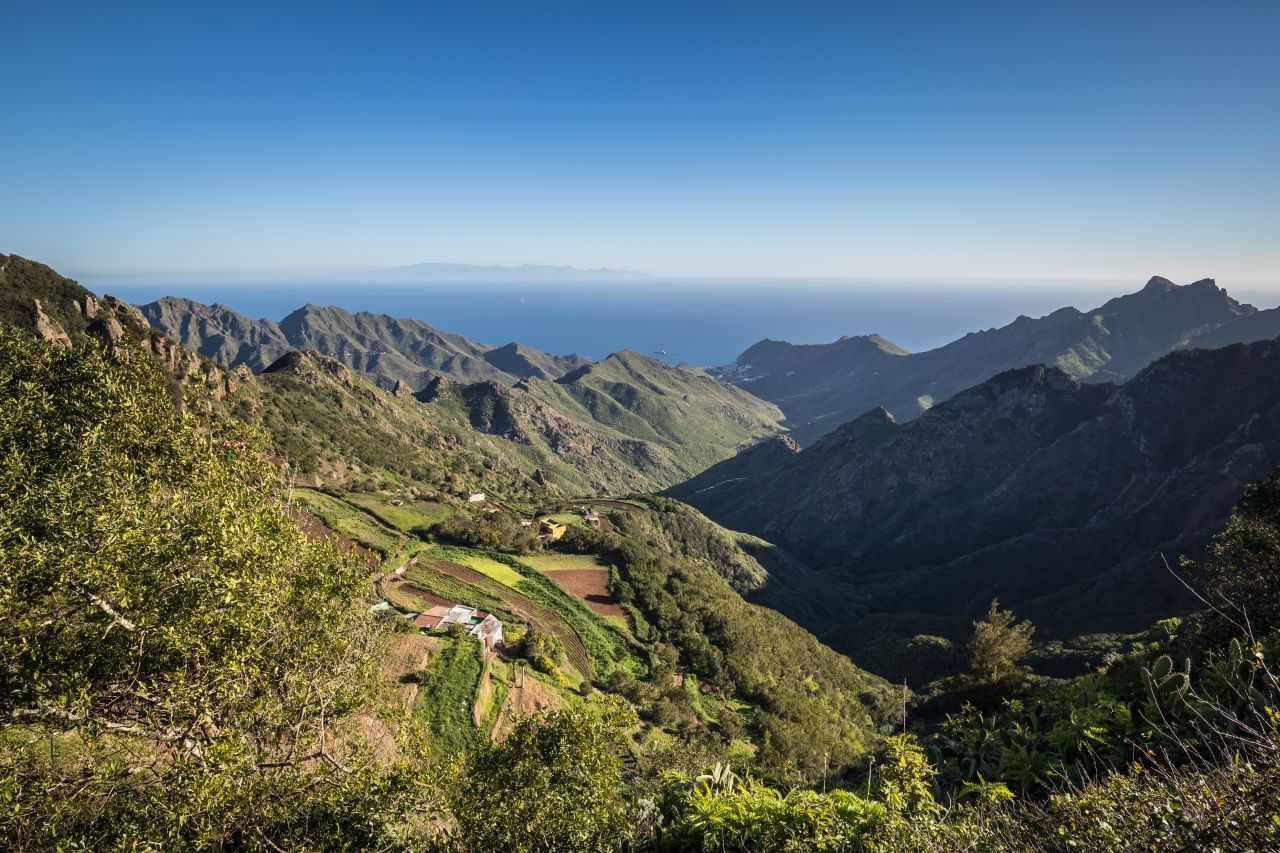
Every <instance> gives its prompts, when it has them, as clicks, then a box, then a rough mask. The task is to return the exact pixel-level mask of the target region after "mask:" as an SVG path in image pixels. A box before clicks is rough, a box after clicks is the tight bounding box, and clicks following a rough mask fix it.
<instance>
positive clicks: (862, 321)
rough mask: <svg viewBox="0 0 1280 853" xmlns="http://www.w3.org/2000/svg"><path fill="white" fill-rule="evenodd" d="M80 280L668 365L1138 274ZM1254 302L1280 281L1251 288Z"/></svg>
mask: <svg viewBox="0 0 1280 853" xmlns="http://www.w3.org/2000/svg"><path fill="white" fill-rule="evenodd" d="M84 284H85V285H86V286H88V287H90V288H92V289H94V290H96V291H97V292H99V293H102V292H106V293H112V294H115V295H116V296H119V297H121V298H123V299H127V300H128V301H130V302H134V303H143V302H149V301H151V300H153V299H157V298H159V297H160V296H165V295H172V296H185V297H189V298H191V299H195V300H197V301H199V302H205V303H213V302H220V303H222V304H223V305H226V306H228V307H230V308H232V309H234V310H236V311H238V312H240V313H241V314H245V315H247V316H249V317H252V318H255V319H257V318H264V317H265V318H268V319H271V320H277V321H278V320H280V319H282V318H283V317H284V316H285V315H287V314H288V313H289V312H291V311H293V310H294V309H296V308H299V307H301V306H302V305H304V304H306V303H312V304H315V305H337V306H340V307H342V308H345V309H347V310H349V311H372V312H377V313H384V314H391V315H394V316H396V317H408V318H413V319H416V320H422V321H424V322H426V323H430V324H431V325H432V326H435V327H436V328H437V329H440V330H442V331H447V332H455V333H457V334H461V335H465V336H467V337H469V338H471V339H473V340H476V341H481V342H484V343H489V344H495V345H500V344H505V343H508V342H510V341H519V342H520V343H522V344H526V345H528V346H532V347H536V348H537V349H540V350H544V351H547V352H554V353H561V354H569V353H579V354H581V355H585V356H587V357H588V358H592V359H600V358H603V357H605V356H607V355H608V354H609V353H611V352H615V351H617V350H620V349H632V350H635V351H637V352H641V353H644V354H646V355H651V356H654V357H657V358H661V359H664V360H665V361H667V362H669V363H671V364H677V363H679V362H688V363H690V364H694V365H697V366H703V367H705V366H711V365H720V364H727V363H729V362H731V361H733V360H734V359H735V358H736V357H737V356H738V355H739V354H740V353H741V352H742V351H743V350H745V349H746V348H747V347H749V346H751V345H752V344H753V343H756V342H757V341H759V340H761V339H763V338H771V339H773V340H785V341H790V342H792V343H828V342H830V341H833V340H836V339H837V338H839V337H841V336H842V335H860V334H870V333H878V334H880V335H882V336H883V337H885V338H888V339H889V340H891V341H893V342H894V343H896V344H898V345H899V346H901V347H904V348H906V349H908V350H911V351H913V352H918V351H921V350H926V349H930V348H933V347H936V346H941V345H942V344H945V343H947V342H948V341H951V340H954V339H955V338H958V337H960V336H962V335H964V334H965V333H967V332H972V331H978V330H981V329H987V328H991V327H993V326H1001V325H1004V324H1005V323H1009V322H1011V321H1013V320H1014V319H1016V318H1017V316H1018V315H1019V314H1026V315H1028V316H1032V317H1039V316H1042V315H1044V314H1047V313H1049V312H1051V311H1054V310H1056V309H1058V308H1061V307H1063V306H1067V305H1071V306H1074V307H1076V308H1079V309H1081V310H1086V309H1088V308H1094V307H1097V306H1098V305H1101V304H1102V303H1103V302H1105V301H1106V300H1107V299H1109V298H1111V297H1113V296H1119V295H1121V294H1124V293H1130V292H1134V291H1137V290H1140V289H1141V288H1142V286H1143V285H1144V284H1145V281H1136V282H1135V281H1110V282H1100V281H1088V282H1066V281H1060V280H1057V281H1039V282H1036V281H1027V282H1019V283H1006V282H1000V283H997V284H992V283H983V282H972V281H950V282H929V281H902V280H897V281H882V282H876V281H846V282H831V281H820V282H814V281H759V280H755V281H749V282H741V283H734V282H726V281H672V280H665V279H646V280H625V281H611V282H578V281H575V282H565V283H541V282H539V283H528V284H525V283H519V284H513V283H511V282H501V283H483V282H475V281H469V282H465V283H458V284H444V283H431V284H421V285H414V284H378V285H352V284H332V283H330V284H314V285H312V284H296V283H289V284H245V283H232V284H186V285H178V284H169V285H166V284H120V283H111V284H107V283H100V284H95V282H94V281H93V280H92V278H89V277H86V280H85V281H84ZM1219 284H1221V285H1223V286H1227V287H1228V290H1229V291H1230V292H1232V294H1233V295H1235V296H1236V297H1237V298H1244V297H1250V296H1251V297H1253V299H1252V300H1251V301H1254V303H1255V304H1258V305H1259V307H1271V306H1273V305H1275V304H1276V303H1277V301H1280V293H1277V292H1274V291H1269V290H1258V289H1256V288H1255V290H1254V291H1250V292H1247V293H1245V294H1244V296H1243V297H1242V296H1241V294H1240V293H1236V292H1235V290H1234V289H1233V288H1231V287H1230V286H1229V283H1226V282H1219Z"/></svg>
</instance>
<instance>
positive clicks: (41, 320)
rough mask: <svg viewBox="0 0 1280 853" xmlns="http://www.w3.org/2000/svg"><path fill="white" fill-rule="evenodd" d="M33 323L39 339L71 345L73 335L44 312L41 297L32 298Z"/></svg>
mask: <svg viewBox="0 0 1280 853" xmlns="http://www.w3.org/2000/svg"><path fill="white" fill-rule="evenodd" d="M31 325H32V327H33V330H34V331H35V336H36V338H37V339H38V340H42V341H53V342H54V343H57V344H62V345H63V346H68V347H69V346H71V336H70V335H68V334H67V333H66V332H64V331H63V330H62V327H61V326H59V325H58V324H57V323H55V322H54V321H53V320H51V319H50V318H49V315H48V314H46V313H44V306H43V305H41V304H40V300H39V299H33V300H31Z"/></svg>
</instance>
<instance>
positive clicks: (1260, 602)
mask: <svg viewBox="0 0 1280 853" xmlns="http://www.w3.org/2000/svg"><path fill="white" fill-rule="evenodd" d="M1182 569H1183V570H1184V571H1185V572H1187V573H1189V574H1190V575H1191V576H1192V578H1193V579H1198V580H1199V581H1200V582H1201V583H1202V584H1203V586H1204V587H1205V591H1206V593H1207V595H1206V597H1207V598H1208V600H1209V603H1210V604H1212V605H1213V606H1214V607H1215V608H1217V609H1218V611H1219V612H1218V613H1216V614H1215V616H1216V617H1217V619H1218V620H1219V621H1221V622H1222V623H1224V624H1222V625H1219V626H1217V627H1218V628H1219V629H1220V630H1223V631H1226V632H1227V633H1230V634H1235V633H1237V632H1239V631H1240V629H1242V628H1244V627H1245V625H1244V623H1245V621H1246V620H1247V622H1248V627H1249V628H1250V629H1251V630H1252V631H1253V633H1254V634H1255V635H1256V636H1259V637H1261V636H1263V635H1264V634H1265V633H1266V632H1268V631H1269V630H1271V629H1272V628H1274V627H1276V626H1277V625H1280V470H1277V471H1275V472H1273V473H1272V474H1271V476H1269V477H1267V479H1266V480H1264V481H1262V482H1261V483H1254V484H1253V485H1250V486H1249V487H1248V488H1247V489H1246V490H1245V493H1244V496H1243V497H1241V498H1240V500H1239V502H1238V503H1237V504H1236V507H1235V510H1234V512H1232V514H1231V520H1230V521H1229V522H1228V523H1227V527H1226V529H1225V530H1223V531H1222V532H1221V533H1219V534H1218V535H1217V536H1215V537H1214V539H1213V544H1212V545H1210V546H1209V554H1208V556H1207V558H1206V559H1205V560H1204V561H1203V562H1202V563H1195V562H1193V561H1191V560H1189V559H1187V558H1185V557H1184V558H1183V560H1182ZM1228 622H1235V623H1236V624H1235V625H1228V624H1225V623H1228Z"/></svg>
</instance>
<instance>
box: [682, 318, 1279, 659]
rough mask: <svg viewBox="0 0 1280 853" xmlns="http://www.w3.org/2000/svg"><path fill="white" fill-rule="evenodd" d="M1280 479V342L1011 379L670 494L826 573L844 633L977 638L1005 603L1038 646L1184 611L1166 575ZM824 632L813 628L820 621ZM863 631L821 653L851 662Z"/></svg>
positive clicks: (720, 471) (847, 428)
mask: <svg viewBox="0 0 1280 853" xmlns="http://www.w3.org/2000/svg"><path fill="white" fill-rule="evenodd" d="M1277 465H1280V342H1278V341H1263V342H1258V343H1253V344H1248V345H1234V346H1230V347H1226V348H1224V349H1218V350H1182V351H1179V352H1175V353H1172V354H1170V355H1167V356H1165V357H1164V358H1162V359H1160V360H1158V361H1156V362H1155V363H1154V364H1152V365H1151V366H1149V367H1148V368H1146V369H1145V370H1143V371H1142V372H1140V373H1139V374H1138V375H1137V376H1135V377H1134V378H1133V379H1131V380H1129V381H1128V382H1127V383H1125V384H1123V385H1115V384H1111V383H1084V382H1081V381H1080V380H1078V379H1076V378H1074V377H1072V376H1069V375H1068V374H1067V373H1065V372H1064V371H1062V370H1060V369H1057V368H1049V367H1043V366H1037V367H1029V368H1022V369H1019V370H1014V371H1009V372H1006V373H1002V374H1000V375H998V376H996V377H994V378H992V379H990V380H988V381H986V382H984V383H982V384H980V385H977V386H975V387H973V388H970V389H969V390H967V391H964V392H962V393H960V394H957V395H956V396H955V397H953V398H952V399H951V400H949V401H947V402H945V403H943V404H941V405H938V406H936V407H934V408H932V409H930V410H929V411H927V412H925V413H924V414H922V415H921V416H920V417H918V418H916V419H915V420H913V421H911V422H909V423H906V424H899V423H896V422H895V421H894V420H893V419H891V418H890V417H889V416H888V413H887V412H885V411H884V410H882V409H879V410H875V411H872V412H871V413H868V414H867V415H864V416H863V417H861V418H858V419H856V420H854V421H852V422H849V423H847V424H845V425H844V426H842V427H840V428H839V429H837V430H835V431H834V432H832V433H830V434H828V435H826V436H824V437H823V438H822V439H820V440H819V441H817V442H815V443H814V444H813V445H812V446H810V447H808V448H806V449H805V450H803V451H802V452H800V453H779V452H777V451H776V450H773V451H769V450H765V449H762V448H755V449H753V450H750V451H747V452H745V453H743V454H740V455H739V456H738V457H735V458H733V459H730V460H727V461H725V462H723V463H721V464H719V465H716V466H713V467H712V468H710V469H709V470H707V471H706V472H704V473H703V474H701V475H699V476H697V477H695V478H693V479H692V480H690V481H688V482H687V483H684V484H682V485H680V486H677V487H675V488H673V489H671V490H670V491H669V493H670V494H671V495H672V496H675V497H678V498H681V499H683V500H686V501H688V502H689V503H691V504H693V505H694V506H696V507H697V508H699V509H701V510H703V511H704V512H706V513H707V515H709V516H710V517H711V518H713V519H715V520H716V521H718V522H720V523H721V524H723V525H725V526H727V527H730V528H734V529H737V530H743V531H746V532H749V533H753V534H756V535H759V536H761V537H764V538H765V539H768V540H769V541H771V542H775V543H777V544H779V545H781V546H783V547H786V548H788V549H789V550H791V551H792V552H793V553H795V554H797V555H798V556H800V557H801V559H803V560H804V561H805V562H807V563H808V564H809V565H810V566H813V567H815V568H817V569H819V570H820V572H821V575H822V585H821V587H820V588H814V589H813V590H812V594H813V595H815V596H823V597H825V598H826V599H827V600H838V601H841V602H843V604H844V606H845V607H846V608H847V612H849V613H850V619H849V623H850V626H855V625H856V624H857V623H859V622H861V621H864V620H867V619H877V620H879V621H878V622H877V623H876V624H878V625H880V626H881V628H882V632H883V631H888V632H893V631H901V632H903V633H904V636H906V637H910V636H911V635H913V634H914V633H918V632H924V633H942V634H946V635H948V636H951V637H953V638H956V639H961V638H963V637H964V636H966V635H967V631H968V630H969V626H968V622H969V620H970V619H973V618H976V617H978V616H979V615H980V614H981V612H982V611H983V610H985V608H986V606H987V605H988V603H989V602H990V601H991V599H992V598H995V597H998V598H999V599H1000V601H1001V603H1002V604H1003V605H1005V606H1011V607H1013V609H1014V610H1015V611H1017V612H1018V613H1019V615H1022V616H1026V617H1029V618H1031V619H1032V620H1033V621H1034V622H1035V623H1036V625H1037V626H1038V627H1039V629H1040V634H1039V635H1038V636H1044V637H1046V638H1049V637H1055V636H1056V637H1063V636H1071V635H1075V634H1080V633H1087V632H1092V631H1110V630H1128V629H1136V628H1138V627H1140V626H1142V625H1147V624H1150V623H1151V622H1152V621H1153V619H1156V618H1161V617H1163V616H1167V615H1169V614H1171V613H1174V612H1177V611H1179V609H1180V608H1182V607H1184V606H1185V605H1186V604H1187V603H1188V602H1187V601H1186V600H1185V598H1184V597H1183V596H1184V592H1183V589H1182V587H1181V585H1180V584H1179V583H1178V582H1177V581H1176V580H1175V579H1174V578H1172V577H1171V576H1170V574H1169V573H1168V572H1167V571H1166V570H1165V568H1164V564H1163V561H1162V560H1161V554H1163V555H1165V556H1167V557H1168V558H1169V560H1170V561H1171V562H1173V561H1176V559H1177V557H1178V555H1180V554H1184V553H1195V552H1196V551H1197V550H1198V549H1199V548H1201V547H1202V546H1203V544H1204V543H1205V542H1206V541H1207V539H1208V537H1209V536H1210V535H1211V534H1212V533H1213V532H1214V531H1215V530H1217V529H1218V528H1219V527H1220V526H1221V525H1222V524H1223V523H1224V522H1225V520H1226V518H1227V516H1228V515H1229V513H1230V510H1231V507H1232V505H1233V504H1234V502H1235V501H1236V500H1237V499H1238V498H1239V496H1240V494H1241V493H1242V492H1243V490H1244V487H1245V485H1246V484H1248V483H1250V482H1253V481H1256V480H1259V479H1262V478H1263V477H1265V476H1266V475H1267V474H1269V473H1270V472H1271V471H1272V470H1273V469H1275V468H1276V467H1277ZM815 627H816V626H815ZM855 635H857V636H862V634H860V633H859V632H857V631H855V630H853V628H852V627H851V628H849V629H848V631H845V630H843V629H840V628H837V629H835V630H834V631H832V632H831V633H830V636H829V637H828V639H829V640H830V641H831V642H832V643H833V644H835V645H837V646H838V647H842V648H843V649H844V650H846V651H850V652H852V653H853V655H854V658H855V660H857V659H858V657H857V653H858V650H859V645H858V643H859V642H860V641H854V640H850V639H849V638H850V637H853V636H855Z"/></svg>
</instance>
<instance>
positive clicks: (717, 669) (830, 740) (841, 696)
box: [610, 511, 891, 778]
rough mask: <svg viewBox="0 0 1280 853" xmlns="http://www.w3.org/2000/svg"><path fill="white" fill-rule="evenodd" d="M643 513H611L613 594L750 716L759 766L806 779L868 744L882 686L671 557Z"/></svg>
mask: <svg viewBox="0 0 1280 853" xmlns="http://www.w3.org/2000/svg"><path fill="white" fill-rule="evenodd" d="M652 516H653V513H650V512H639V511H637V512H632V513H627V514H625V515H622V516H619V520H618V530H619V532H620V533H622V534H624V537H625V538H623V540H622V542H621V544H620V545H619V546H618V548H617V550H616V551H614V552H613V553H612V554H611V555H610V557H611V559H612V560H613V561H614V562H615V563H616V564H617V565H618V566H619V579H618V594H619V597H620V598H621V599H622V600H623V601H624V602H626V603H628V604H631V605H633V606H635V607H636V608H637V609H639V610H640V611H641V612H642V613H643V614H644V617H645V619H646V620H647V621H648V622H649V623H650V624H651V625H652V626H653V627H654V629H655V630H656V631H657V632H658V634H659V635H660V636H661V637H662V638H663V640H664V642H666V643H668V644H670V645H671V646H674V647H675V648H676V649H677V650H678V651H679V655H680V660H681V661H682V662H683V663H684V664H685V665H686V666H687V667H688V668H689V669H690V670H692V671H694V672H697V673H698V674H699V675H700V676H702V677H704V678H706V679H708V680H710V681H712V682H713V683H718V684H721V685H722V688H723V689H724V690H725V691H727V692H729V693H732V694H736V695H738V696H740V697H741V698H743V699H745V700H746V701H748V702H750V703H751V704H753V705H754V706H756V708H757V709H758V713H757V714H756V718H755V726H756V728H757V730H758V731H757V733H758V735H759V739H760V741H761V743H762V748H761V751H760V755H759V758H760V761H761V762H762V764H763V766H765V767H767V768H769V769H770V771H771V772H775V773H783V774H795V775H799V776H807V777H809V778H814V777H817V776H820V775H822V774H823V773H825V772H833V773H834V772H839V771H842V770H844V769H846V768H848V767H850V766H851V765H852V764H853V763H854V762H855V761H857V760H858V758H859V757H860V756H861V755H863V754H864V753H865V752H867V751H868V750H869V749H870V748H871V746H872V745H873V743H874V740H875V736H874V728H875V725H876V723H877V721H878V720H881V719H883V715H884V709H887V708H888V706H889V705H890V704H891V701H890V700H889V699H888V694H889V693H890V692H891V691H890V688H888V686H887V685H885V684H884V683H883V682H882V681H880V680H879V679H877V678H875V677H873V676H869V675H867V674H866V673H863V672H861V671H859V670H858V669H856V668H855V667H853V666H851V665H850V664H849V663H848V661H846V660H844V659H843V658H841V657H839V656H838V655H836V654H835V653H833V652H832V651H831V650H830V649H828V648H826V647H825V646H823V645H822V644H821V643H819V642H818V641H817V639H815V638H814V637H813V636H812V635H811V634H809V633H808V632H806V631H804V630H802V629H800V628H798V627H797V626H796V625H794V624H793V623H791V622H789V621H787V620H786V619H785V618H783V617H781V616H779V615H778V614H777V613H774V612H773V611H770V610H766V609H764V608H761V607H757V606H755V605H751V604H747V603H746V602H744V601H743V600H742V598H741V597H740V596H738V595H737V594H736V593H734V591H733V590H732V588H730V586H729V584H728V582H727V581H725V579H724V578H723V577H722V576H720V575H719V574H718V573H717V572H715V571H713V570H711V569H710V568H706V567H704V566H702V565H699V564H698V563H695V562H693V561H690V560H687V559H684V558H683V557H681V556H677V555H676V554H675V551H676V550H677V548H676V546H673V545H672V544H671V543H670V541H669V540H667V539H666V533H665V529H664V527H663V526H662V525H660V524H658V523H656V522H655V520H654V519H653V518H652Z"/></svg>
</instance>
